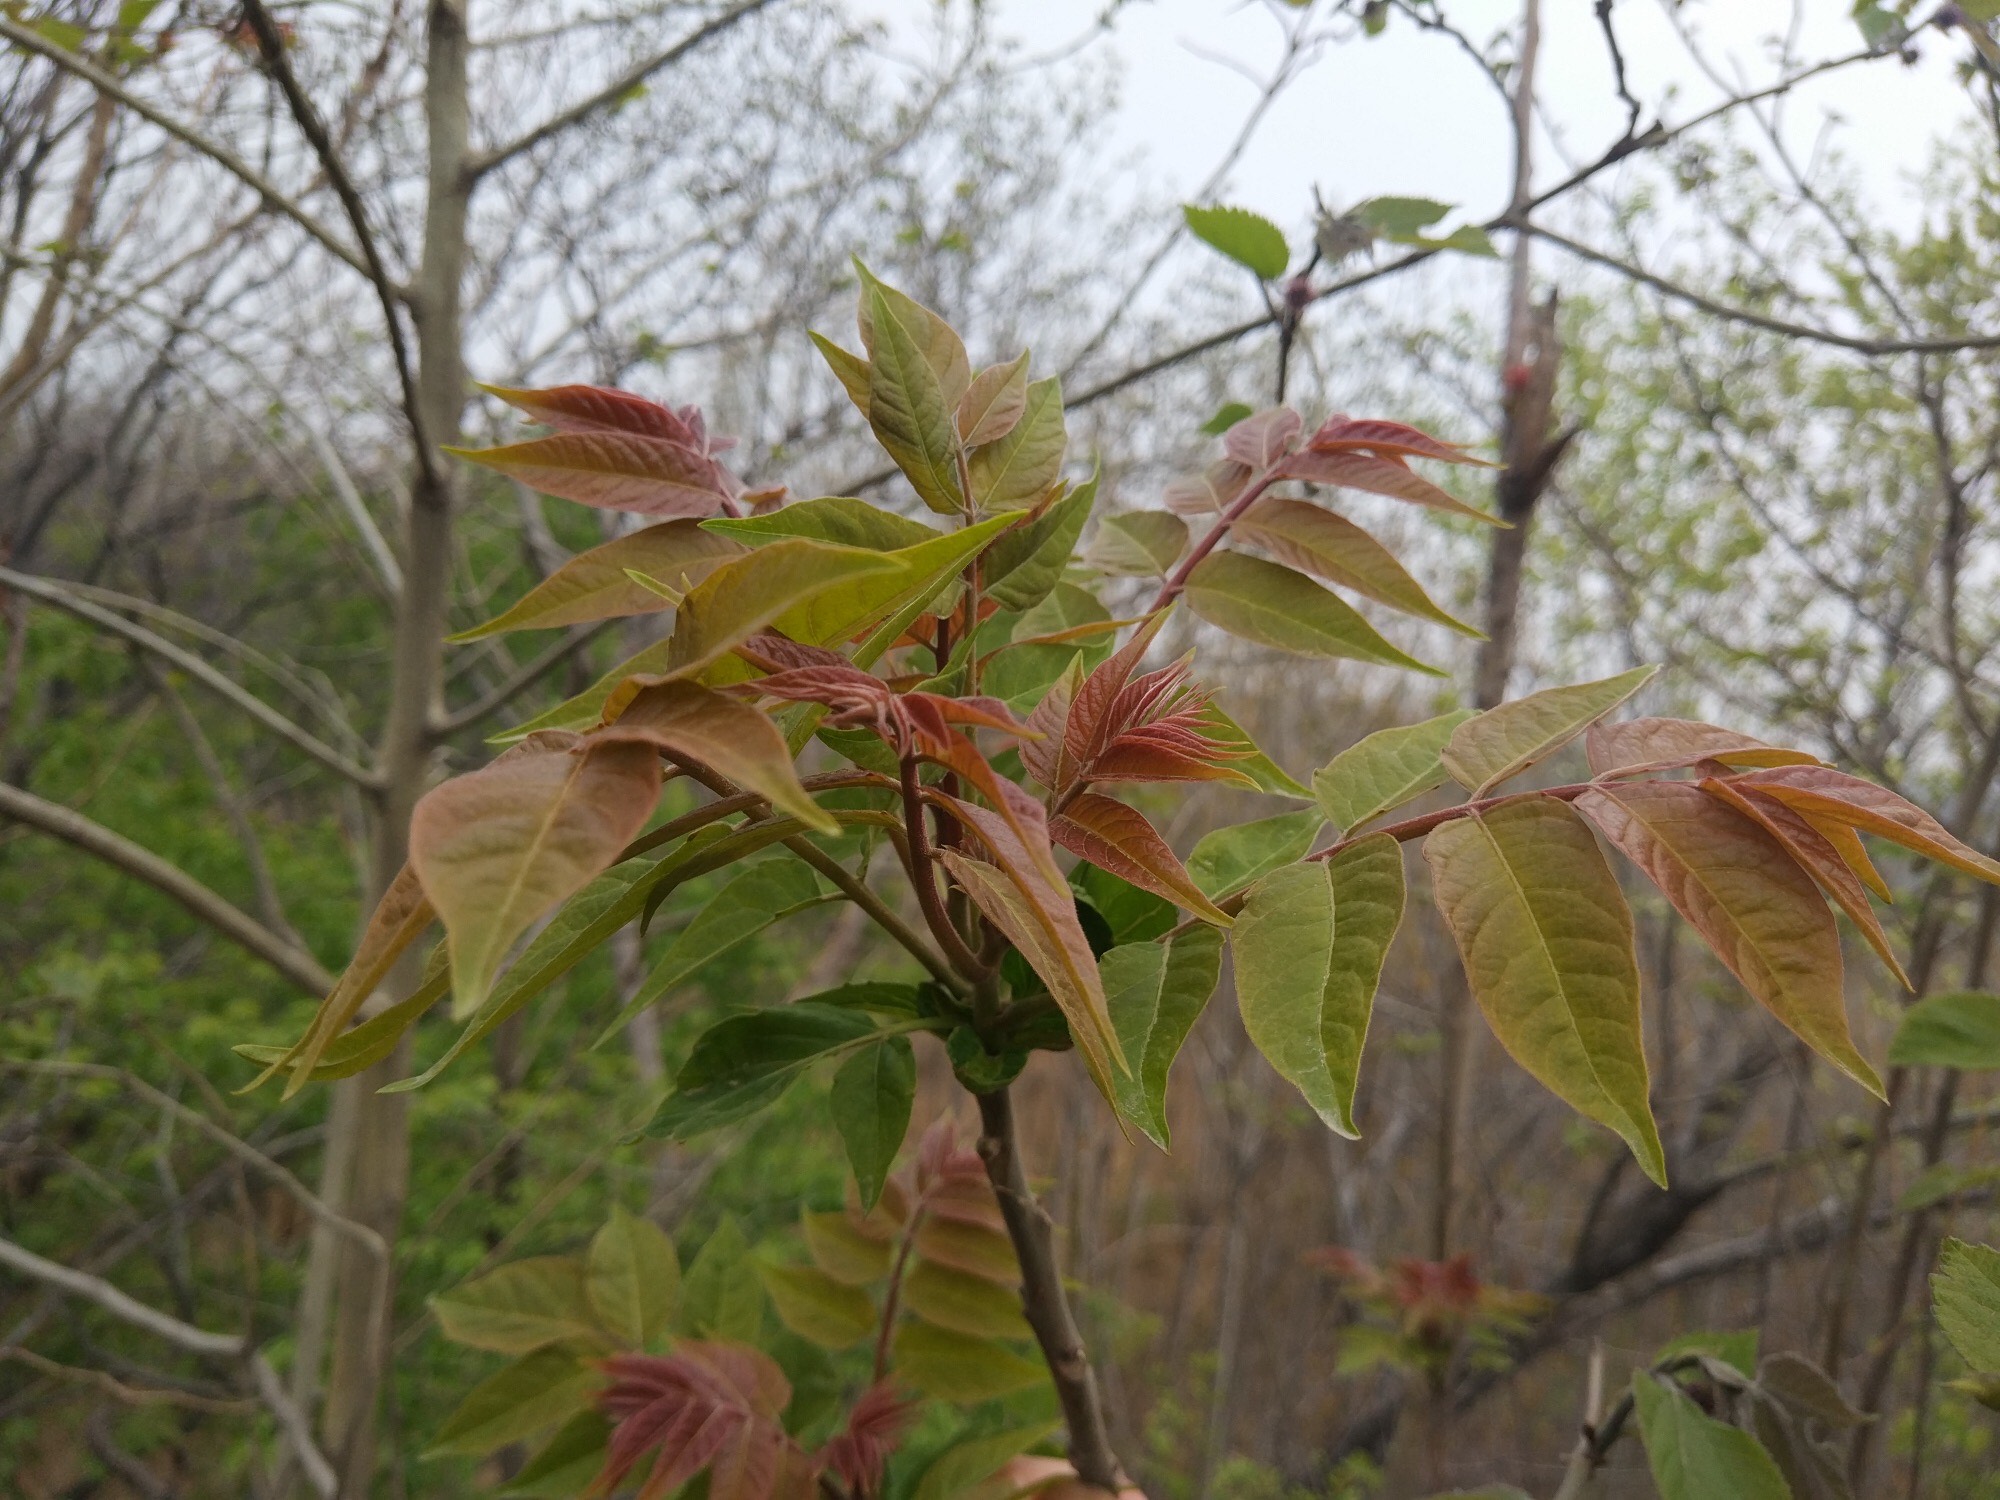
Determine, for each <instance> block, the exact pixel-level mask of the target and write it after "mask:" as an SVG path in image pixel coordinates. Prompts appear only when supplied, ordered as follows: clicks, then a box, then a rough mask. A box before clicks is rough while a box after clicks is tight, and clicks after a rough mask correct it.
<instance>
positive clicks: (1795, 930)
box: [1577, 781, 1883, 1098]
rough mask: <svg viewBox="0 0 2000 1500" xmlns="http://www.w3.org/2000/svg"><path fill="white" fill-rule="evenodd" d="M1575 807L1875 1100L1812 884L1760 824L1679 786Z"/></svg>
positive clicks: (1637, 789) (1628, 792)
mask: <svg viewBox="0 0 2000 1500" xmlns="http://www.w3.org/2000/svg"><path fill="white" fill-rule="evenodd" d="M1577 807H1578V809H1579V811H1581V812H1582V813H1583V814H1584V815H1585V816H1587V817H1588V818H1589V819H1590V820H1591V821H1592V822H1593V823H1595V824H1596V825H1597V827H1598V828H1599V830H1600V831H1602V832H1603V834H1604V836H1605V837H1606V838H1607V839H1609V840H1610V841H1611V842H1612V843H1613V844H1614V845H1616V846H1617V847H1618V848H1619V849H1620V850H1621V851H1622V852H1623V853H1624V854H1625V856H1626V858H1628V859H1630V860H1631V861H1632V862H1633V863H1634V864H1636V865H1637V866H1638V867H1639V868H1640V869H1641V870H1643V871H1645V873H1646V876H1647V878H1648V879H1650V880H1651V881H1652V882H1653V884H1654V885H1656V886H1658V887H1659V889H1660V894H1661V895H1663V896H1665V897H1666V898H1667V900H1668V902H1669V903H1671V904H1672V906H1673V907H1674V909H1675V910H1676V911H1678V912H1679V913H1680V914H1681V915H1682V916H1683V917H1685V918H1686V919H1687V921H1688V922H1689V923H1690V924H1691V925H1692V926H1693V927H1694V929H1695V930H1696V931H1697V932H1699V933H1700V934H1701V935H1702V938H1703V940H1704V941H1706V942H1707V944H1708V946H1709V947H1710V948H1711V949H1713V950H1714V952H1715V955H1716V957H1717V958H1719V959H1721V960H1722V962H1723V964H1724V966H1725V967H1727V968H1728V969H1729V971H1730V972H1731V973H1732V974H1734V975H1735V976H1736V977H1737V978H1738V979H1740V980H1741V981H1742V982H1743V987H1744V988H1745V989H1747V990H1749V991H1750V993H1751V995H1752V996H1753V997H1755V998H1756V1000H1757V1001H1758V1003H1759V1004H1761V1005H1763V1006H1764V1008H1765V1009H1767V1010H1768V1011H1770V1012H1771V1014H1772V1015H1774V1016H1776V1017H1777V1018H1778V1019H1779V1020H1780V1021H1782V1022H1783V1023H1784V1024H1785V1025H1786V1026H1788V1027H1790V1028H1791V1030H1792V1031H1793V1032H1795V1033H1796V1034H1797V1035H1798V1036H1799V1038H1800V1039H1801V1040H1802V1041H1804V1042H1805V1043H1806V1045H1807V1046H1809V1047H1811V1048H1812V1049H1813V1050H1814V1051H1815V1052H1817V1053H1819V1055H1820V1056H1822V1057H1824V1058H1825V1059H1826V1060H1827V1061H1828V1062H1830V1063H1832V1064H1833V1065H1834V1066H1835V1067H1837V1068H1839V1069H1840V1070H1841V1071H1842V1072H1843V1073H1845V1074H1847V1075H1848V1077H1850V1078H1852V1079H1853V1080H1854V1081H1855V1082H1856V1083H1858V1084H1860V1085H1861V1086H1862V1087H1863V1088H1865V1089H1867V1090H1868V1091H1869V1092H1870V1093H1872V1094H1874V1095H1876V1096H1877V1097H1878V1098H1880V1097H1883V1095H1882V1083H1881V1080H1880V1079H1879V1078H1877V1077H1876V1076H1875V1070H1874V1069H1873V1068H1872V1067H1870V1066H1869V1065H1868V1061H1867V1059H1866V1058H1864V1057H1862V1055H1861V1054H1860V1053H1859V1052H1857V1051H1855V1049H1854V1042H1853V1039H1852V1037H1851V1036H1850V1035H1849V1033H1848V1029H1847V1014H1846V1010H1845V1008H1844V1002H1843V996H1842V992H1841V958H1840V934H1839V933H1838V932H1837V931H1836V930H1835V928H1834V925H1833V913H1832V912H1831V911H1829V910H1828V909H1827V905H1826V901H1825V899H1824V898H1823V897H1822V896H1821V895H1820V892H1819V887H1818V886H1817V885H1815V884H1814V883H1813V880H1812V877H1811V876H1809V875H1808V874H1806V872H1805V871H1803V870H1801V869H1800V868H1799V867H1798V865H1797V864H1796V863H1795V862H1794V861H1793V860H1792V857H1791V856H1790V855H1789V854H1787V853H1786V852H1785V849H1784V846H1783V845H1781V844H1779V843H1778V841H1777V840H1776V839H1774V838H1772V837H1771V835H1770V834H1769V833H1767V832H1766V831H1765V830H1764V829H1763V828H1762V827H1760V826H1759V825H1758V824H1756V823H1754V822H1752V821H1751V820H1750V819H1748V818H1745V817H1744V816H1742V815H1741V814H1740V813H1737V812H1735V811H1733V810H1732V809H1730V808H1728V807H1726V806H1724V805H1723V804H1722V803H1720V802H1718V801H1716V800H1715V799H1714V798H1712V797H1709V796H1706V795H1704V794H1703V793H1702V792H1701V791H1700V789H1698V788H1696V787H1692V786H1689V785H1687V784H1686V783H1685V782H1670V781H1642V782H1633V783H1625V784H1610V785H1607V786H1605V787H1604V788H1602V789H1601V790H1599V789H1595V788H1594V789H1592V790H1591V791H1588V792H1585V793H1584V794H1583V796H1581V797H1579V798H1578V799H1577Z"/></svg>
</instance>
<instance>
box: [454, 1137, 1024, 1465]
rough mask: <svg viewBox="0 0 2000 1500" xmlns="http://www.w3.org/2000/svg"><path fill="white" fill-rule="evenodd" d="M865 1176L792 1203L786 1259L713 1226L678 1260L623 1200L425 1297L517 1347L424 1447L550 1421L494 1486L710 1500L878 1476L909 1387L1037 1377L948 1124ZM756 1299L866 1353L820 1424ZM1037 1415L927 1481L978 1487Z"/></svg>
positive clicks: (1001, 1260)
mask: <svg viewBox="0 0 2000 1500" xmlns="http://www.w3.org/2000/svg"><path fill="white" fill-rule="evenodd" d="M877 1186H878V1189H879V1196H878V1198H877V1199H876V1201H875V1202H874V1203H873V1204H872V1205H871V1206H870V1207H867V1208H864V1207H863V1206H862V1204H861V1203H860V1201H859V1198H858V1196H857V1197H856V1198H855V1199H854V1200H853V1201H850V1203H849V1205H848V1207H847V1209H846V1210H845V1211H844V1212H828V1213H815V1212H807V1213H805V1214H804V1215H803V1216H802V1219H801V1224H800V1230H801V1236H800V1237H801V1239H802V1240H803V1243H804V1247H805V1250H806V1252H807V1256H808V1259H807V1260H806V1261H805V1262H804V1263H799V1262H798V1261H796V1260H795V1259H791V1258H783V1259H780V1258H778V1257H777V1256H773V1255H769V1254H764V1253H759V1252H753V1251H752V1250H751V1248H750V1247H749V1246H748V1245H747V1244H746V1243H745V1241H744V1239H743V1236H742V1234H741V1231H740V1230H738V1229H737V1228H736V1227H735V1225H734V1224H733V1222H728V1221H725V1223H724V1225H723V1226H722V1228H720V1229H719V1230H717V1231H716V1232H715V1233H714V1234H712V1235H711V1236H710V1238H709V1239H708V1241H707V1242H706V1243H705V1244H704V1246H703V1248H702V1250H701V1253H700V1254H699V1255H697V1256H696V1258H695V1261H694V1263H693V1265H692V1266H690V1267H689V1269H688V1271H687V1273H686V1275H685V1277H684V1276H683V1275H682V1273H681V1270H680V1266H679V1262H678V1260H677V1258H676V1256H675V1253H674V1248H673V1244H672V1242H671V1241H670V1240H669V1239H668V1238H667V1237H666V1235H665V1234H663V1233H662V1232H661V1231H660V1230H659V1229H658V1228H656V1227H655V1226H654V1225H652V1224H651V1223H649V1222H647V1221H645V1220H641V1219H637V1218H634V1217H633V1216H631V1215H629V1214H626V1213H624V1212H622V1211H621V1212H619V1213H617V1215H616V1216H615V1217H614V1218H613V1219H612V1221H611V1222H610V1223H609V1224H607V1225H606V1226H605V1227H604V1228H603V1229H602V1230H600V1231H599V1232H598V1234H597V1235H596V1237H595V1238H594V1239H593V1240H592V1242H591V1245H590V1247H589V1250H588V1253H587V1254H586V1255H583V1256H580V1257H578V1256H539V1257H535V1258H532V1259H528V1260H523V1261H517V1262H514V1263H512V1264H510V1265H506V1266H503V1267H501V1268H500V1269H499V1270H497V1271H493V1272H491V1273H489V1274H487V1275H484V1276H482V1277H479V1278H477V1279H475V1280H473V1281H471V1282H468V1283H466V1284H465V1285H463V1286H461V1287H459V1288H457V1289H456V1290H454V1291H452V1292H449V1293H447V1294H445V1295H443V1296H440V1297H438V1298H436V1299H435V1300H434V1302H433V1308H434V1310H435V1312H436V1314H437V1317H438V1321H439V1324H440V1326H441V1327H442V1328H443V1330H444V1332H445V1333H446V1335H447V1336H448V1337H450V1338H452V1339H454V1340H456V1341H457V1342H459V1343H462V1344H466V1345H469V1346H471V1347H473V1348H477V1349H483V1350H489V1351H492V1352H495V1353H500V1354H506V1355H511V1356H514V1358H513V1361H512V1363H510V1364H509V1365H507V1366H506V1367H505V1368H503V1369H502V1370H500V1371H499V1372H497V1373H496V1374H494V1375H493V1376H491V1377H489V1378H488V1379H487V1380H485V1381H484V1382H482V1383H481V1384H480V1385H479V1386H477V1387H476V1388H475V1389H474V1390H473V1391H472V1392H471V1393H470V1394H469V1395H468V1396H467V1397H466V1399H465V1401H464V1402H463V1404H462V1405H461V1406H460V1408H459V1410H458V1411H457V1412H456V1413H454V1414H453V1415H452V1417H451V1418H450V1419H449V1420H448V1421H447V1422H446V1423H445V1426H444V1428H443V1430H442V1431H441V1432H440V1433H439V1434H438V1438H437V1442H436V1444H435V1448H434V1451H436V1452H439V1453H461V1454H471V1455H483V1454H486V1453H490V1452H493V1451H495V1450H497V1449H499V1448H501V1447H504V1446H506V1445H509V1444H513V1443H519V1442H522V1441H525V1440H529V1439H534V1438H538V1437H541V1436H543V1435H544V1434H550V1433H551V1429H553V1433H552V1435H549V1436H547V1438H546V1440H545V1441H544V1442H543V1443H542V1444H541V1446H540V1447H539V1449H538V1450H537V1451H536V1452H535V1454H534V1455H533V1456H532V1457H531V1458H530V1460H529V1462H528V1463H527V1465H526V1467H525V1468H524V1469H523V1470H522V1471H521V1473H520V1474H519V1475H517V1476H516V1477H515V1478H514V1479H513V1480H512V1481H510V1483H509V1485H508V1493H509V1494H514V1495H522V1496H537V1495H565V1496H566V1495H572V1494H577V1493H591V1494H609V1493H612V1492H614V1491H617V1490H619V1488H620V1486H621V1485H625V1484H629V1483H631V1482H633V1481H635V1480H636V1481H637V1482H638V1483H639V1488H638V1491H637V1493H638V1494H639V1495H641V1496H647V1497H659V1496H665V1495H669V1494H672V1493H674V1492H675V1491H676V1490H678V1489H679V1488H680V1487H681V1486H682V1485H684V1484H685V1483H687V1482H688V1481H689V1480H690V1479H692V1478H694V1477H695V1476H696V1475H698V1474H702V1473H704V1472H706V1474H707V1475H708V1489H709V1493H710V1495H712V1496H714V1497H716V1500H800V1497H804V1496H808V1495H811V1494H812V1493H814V1491H815V1490H816V1489H818V1490H822V1491H825V1490H829V1489H832V1490H835V1491H837V1492H840V1493H843V1494H845V1495H848V1496H857V1497H858V1496H865V1495H874V1494H879V1493H881V1490H882V1484H883V1477H884V1470H885V1467H886V1465H887V1463H888V1461H889V1459H890V1457H891V1456H892V1455H893V1454H894V1453H895V1452H896V1450H897V1448H898V1445H899V1443H900V1442H901V1439H902V1437H903V1435H904V1433H905V1431H906V1429H907V1427H908V1426H909V1422H910V1419H911V1417H912V1415H913V1406H912V1399H913V1398H915V1397H924V1398H928V1399H930V1400H934V1401H941V1402H944V1403H947V1404H948V1405H953V1406H965V1407H969V1406H972V1405H975V1404H980V1403H990V1402H992V1401H994V1400H996V1399H998V1398H1001V1397H1006V1396H1010V1395H1013V1394H1015V1393H1017V1392H1021V1391H1025V1390H1029V1389H1031V1388H1034V1387H1037V1386H1042V1385H1044V1384H1045V1382H1046V1379H1047V1376H1046V1372H1045V1371H1044V1370H1043V1368H1042V1366H1041V1365H1040V1363H1039V1362H1038V1361H1037V1360H1035V1359H1034V1358H1033V1357H1032V1355H1031V1353H1029V1352H1028V1351H1027V1349H1026V1348H1025V1347H1024V1346H1027V1345H1028V1344H1029V1341H1030V1334H1029V1330H1028V1327H1027V1324H1026V1323H1025V1321H1024V1320H1023V1318H1022V1315H1021V1309H1020V1302H1019V1295H1018V1287H1019V1284H1020V1279H1021V1278H1020V1270H1019V1267H1018V1266H1017V1264H1016V1262H1015V1258H1014V1251H1013V1247H1012V1245H1011V1243H1010V1241H1009V1240H1008V1238H1007V1235H1006V1232H1005V1229H1004V1227H1003V1225H1002V1220H1001V1216H1000V1209H999V1205H998V1203H997V1202H996V1201H995V1199H994V1196H993V1189H992V1187H991V1186H990V1184H989V1183H988V1182H987V1180H986V1173H985V1169H984V1167H983V1165H982V1164H981V1162H980V1159H979V1158H978V1156H977V1155H975V1154H974V1153H972V1152H970V1151H968V1150H965V1149H963V1148H962V1147H961V1146H960V1145H959V1144H958V1138H957V1134H956V1131H955V1129H954V1128H953V1126H952V1124H951V1122H950V1121H949V1120H940V1121H939V1122H937V1123H936V1124H935V1125H933V1126H932V1127H931V1128H930V1129H929V1130H927V1131H926V1132H925V1133H924V1136H923V1139H922V1141H921V1143H920V1144H919V1146H918V1147H917V1149H916V1150H915V1152H914V1153H913V1159H912V1161H911V1163H910V1164H909V1166H908V1167H907V1168H906V1169H905V1170H904V1171H902V1172H900V1173H898V1174H897V1175H896V1176H894V1177H892V1178H890V1179H889V1180H888V1181H887V1182H885V1183H879V1184H878V1185H877ZM767 1304H768V1306H769V1308H770V1309H771V1310H772V1311H775V1313H776V1315H777V1319H778V1322H779V1323H780V1324H781V1325H782V1326H783V1328H784V1329H785V1330H787V1331H789V1333H790V1334H792V1335H794V1336H795V1337H796V1338H799V1339H803V1340H805V1341H806V1342H807V1343H808V1344H810V1345H813V1346H816V1348H817V1349H819V1350H824V1351H828V1352H829V1353H838V1352H840V1351H846V1350H860V1351H862V1352H863V1353H864V1354H866V1355H869V1356H870V1359H869V1364H868V1374H867V1375H866V1377H865V1378H857V1379H856V1380H855V1381H854V1382H853V1384H854V1386H855V1387H857V1388H858V1390H857V1393H856V1394H854V1395H853V1397H852V1399H851V1401H849V1402H847V1403H846V1404H845V1405H844V1406H842V1407H836V1408H835V1411H834V1413H833V1417H834V1420H831V1421H830V1420H829V1418H828V1416H827V1414H825V1413H819V1414H815V1413H813V1412H811V1411H805V1410H800V1409H795V1407H794V1402H793V1399H792V1397H793V1391H792V1380H791V1379H790V1378H789V1377H788V1376H787V1374H786V1367H785V1366H784V1365H783V1364H781V1362H780V1360H779V1359H778V1358H774V1350H775V1349H776V1346H771V1341H770V1340H769V1339H767V1338H766V1337H765V1334H766V1332H767V1329H766V1324H765V1317H764V1309H765V1307H766V1305H767ZM766 1346H770V1347H766ZM777 1352H781V1351H777ZM818 1357H819V1358H821V1359H823V1358H824V1356H818ZM814 1378H815V1379H816V1380H817V1379H821V1378H823V1377H822V1375H821V1374H820V1373H819V1372H817V1371H815V1373H814ZM1050 1426H1051V1424H1050V1423H1048V1422H1047V1421H1039V1422H1032V1423H1029V1424H1027V1425H1024V1426H1014V1427H1010V1428H1008V1429H1006V1430H1005V1431H1004V1432H998V1433H988V1434H985V1435H982V1436H980V1437H977V1438H974V1439H972V1440H971V1441H969V1442H966V1443H962V1444H960V1445H958V1447H956V1448H953V1449H949V1450H946V1451H945V1452H944V1453H942V1454H938V1455H936V1456H934V1457H933V1458H932V1460H931V1462H930V1463H929V1464H928V1466H927V1470H926V1473H927V1475H928V1477H927V1478H926V1480H925V1481H924V1488H923V1492H924V1493H926V1494H927V1495H935V1496H936V1497H938V1500H942V1497H944V1496H947V1495H952V1494H957V1493H960V1492H961V1491H964V1490H966V1489H969V1488H971V1487H973V1486H975V1485H977V1484H978V1483H979V1482H980V1481H982V1480H984V1479H985V1478H986V1477H987V1476H988V1475H990V1474H991V1473H992V1472H993V1471H995V1470H997V1469H998V1468H1000V1466H1001V1465H1002V1464H1003V1463H1004V1462H1005V1461H1006V1460H1008V1459H1010V1458H1012V1457H1013V1456H1014V1455H1015V1454H1017V1453H1020V1452H1021V1451H1023V1450H1025V1449H1026V1448H1028V1447H1029V1446H1030V1445H1032V1444H1033V1443H1035V1442H1037V1441H1039V1440H1040V1439H1042V1438H1043V1437H1046V1436H1047V1435H1048V1432H1049V1430H1050ZM814 1430H817V1431H819V1432H820V1433H821V1436H820V1438H819V1439H818V1440H817V1441H810V1440H808V1439H807V1437H806V1436H805V1433H807V1432H809V1431H814ZM929 1470H935V1471H936V1473H935V1474H934V1475H929V1473H928V1471H929Z"/></svg>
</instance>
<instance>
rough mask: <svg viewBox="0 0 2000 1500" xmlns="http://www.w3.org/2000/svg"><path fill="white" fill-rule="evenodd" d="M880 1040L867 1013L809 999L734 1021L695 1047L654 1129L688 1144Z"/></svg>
mask: <svg viewBox="0 0 2000 1500" xmlns="http://www.w3.org/2000/svg"><path fill="white" fill-rule="evenodd" d="M875 1035H876V1027H875V1023H874V1022H873V1021H871V1020H869V1019H868V1017H867V1016H866V1015H864V1014H862V1013H860V1012H857V1011H852V1010H846V1009H843V1008H841V1007H840V1006H835V1005H811V1004H806V1003H803V1002H802V1003H800V1004H797V1005H778V1006H772V1007H771V1008H770V1009H768V1010H759V1011H752V1012H751V1013H750V1014H748V1015H743V1016H731V1017H729V1018H728V1019H726V1020H724V1021H720V1022H718V1023H717V1024H716V1025H714V1026H713V1027H711V1028H710V1029H709V1030H708V1031H707V1032H705V1033H704V1034H703V1035H702V1036H701V1038H700V1039H699V1040H697V1041H696V1042H695V1044H694V1048H693V1050H692V1051H691V1052H690V1053H689V1054H688V1060H687V1061H686V1062H685V1063H683V1064H682V1065H681V1070H680V1072H679V1074H678V1075H676V1077H675V1079H674V1092H673V1093H672V1094H671V1095H670V1096H669V1097H668V1098H667V1100H666V1102H665V1103H664V1104H662V1105H661V1106H660V1110H659V1113H658V1114H657V1115H655V1116H654V1117H653V1122H652V1124H651V1125H649V1126H648V1127H647V1131H648V1133H649V1134H652V1135H671V1136H674V1137H675V1138H677V1139H680V1140H686V1139H689V1138H690V1137H693V1136H696V1135H699V1134H701V1133H702V1132H703V1131H707V1130H714V1129H716V1128H717V1127H719V1126H723V1125H727V1124H730V1123H731V1122H733V1121H736V1120H740V1119H743V1118H745V1117H746V1116H748V1115H751V1114H754V1113H756V1112H757V1111H758V1110H760V1109H763V1108H764V1107H765V1106H767V1105H770V1104H773V1103H775V1102H776V1101H777V1099H778V1096H779V1095H781V1094H783V1093H784V1091H785V1090H786V1089H788V1088H790V1087H791V1085H792V1083H793V1082H794V1081H795V1080H796V1079H797V1078H798V1076H799V1075H800V1074H801V1073H803V1072H804V1071H805V1070H806V1069H807V1068H809V1067H811V1066H812V1065H813V1064H814V1063H816V1062H818V1061H819V1060H820V1059H822V1058H827V1057H837V1056H842V1055H844V1054H846V1053H847V1052H849V1051H851V1050H852V1049H853V1048H855V1047H857V1046H859V1045H861V1044H862V1043H864V1042H866V1041H868V1040H869V1039H870V1038H872V1037H874V1036H875Z"/></svg>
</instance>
